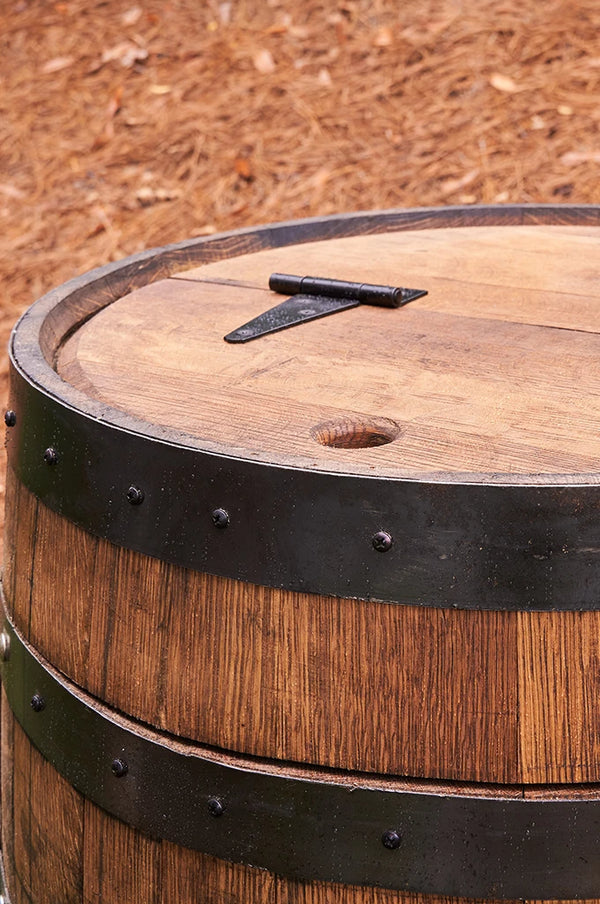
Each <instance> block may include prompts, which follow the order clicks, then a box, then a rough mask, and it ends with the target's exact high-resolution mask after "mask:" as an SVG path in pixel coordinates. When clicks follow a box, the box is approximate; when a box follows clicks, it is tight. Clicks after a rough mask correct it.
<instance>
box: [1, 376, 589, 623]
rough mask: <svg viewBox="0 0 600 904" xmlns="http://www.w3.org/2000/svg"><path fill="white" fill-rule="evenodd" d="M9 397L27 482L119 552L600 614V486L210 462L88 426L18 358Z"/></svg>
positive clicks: (306, 581)
mask: <svg viewBox="0 0 600 904" xmlns="http://www.w3.org/2000/svg"><path fill="white" fill-rule="evenodd" d="M55 376H56V375H55ZM12 386H13V389H12V399H11V413H12V412H15V413H16V415H15V422H14V424H13V426H11V427H10V429H9V430H8V443H7V445H8V456H9V462H10V464H11V466H12V467H13V468H14V470H15V472H16V474H17V477H18V479H19V480H20V481H21V482H22V483H23V484H24V486H26V487H27V488H28V489H29V490H30V491H31V492H33V493H34V494H35V495H36V496H37V497H38V498H39V499H40V500H41V501H42V502H43V503H44V504H45V505H46V506H48V507H49V508H51V509H53V510H54V511H56V512H58V513H59V514H61V515H62V516H64V517H65V518H67V519H69V520H71V521H73V522H74V523H75V524H78V525H79V526H80V527H82V528H83V529H85V530H87V531H89V532H91V533H93V534H95V535H96V536H99V537H103V538H105V539H107V540H110V541H111V542H112V543H115V544H117V545H119V546H123V547H126V548H129V549H133V550H136V551H138V552H140V553H143V554H146V555H149V556H154V557H157V558H160V559H162V560H163V561H166V562H170V563H172V564H175V565H179V566H183V567H189V568H193V569H195V570H198V571H205V572H209V573H211V574H215V575H220V576H223V577H227V578H234V579H237V580H241V581H246V582H251V583H254V584H259V585H264V586H270V587H281V588H285V589H288V590H299V591H303V592H310V593H319V594H327V595H331V596H338V597H341V598H344V597H355V598H359V599H365V600H382V601H385V602H390V603H400V604H403V605H420V606H438V607H448V608H450V607H453V608H461V609H470V608H474V609H505V610H569V609H570V610H583V609H600V594H598V587H599V586H600V554H599V552H598V543H597V538H598V519H597V514H596V513H597V512H598V511H599V510H600V484H596V485H590V486H578V485H575V484H571V485H566V486H561V485H558V484H557V485H543V486H542V485H539V486H538V485H532V486H530V485H509V486H505V485H494V484H487V485H485V484H482V485H479V484H472V483H460V482H456V483H443V482H442V483H436V482H434V481H431V482H419V481H406V480H394V479H389V478H382V477H376V476H375V477H366V476H356V475H355V476H351V475H345V474H339V473H325V472H320V471H311V470H303V469H300V468H287V467H282V466H277V465H271V464H266V463H261V462H255V461H249V460H244V459H236V458H234V457H229V456H225V455H218V454H213V453H211V452H207V451H206V450H203V449H201V448H196V447H194V445H193V440H192V439H191V438H188V437H181V436H179V438H178V441H176V440H175V438H174V436H173V433H172V431H171V432H169V431H168V430H165V429H164V428H159V427H154V426H151V425H149V424H147V423H144V422H142V421H138V420H136V419H135V418H132V417H130V416H125V415H123V414H122V413H119V412H117V411H115V410H113V409H107V410H105V411H103V412H102V411H100V410H99V411H98V412H96V414H95V416H91V415H90V413H88V412H83V411H80V410H78V409H75V408H73V407H70V406H69V404H67V403H66V402H65V401H63V400H61V399H57V398H56V397H55V396H53V395H52V394H51V393H50V392H48V391H47V390H46V389H44V387H43V386H41V385H39V384H38V383H36V382H34V381H33V380H32V379H31V378H30V377H29V376H28V375H27V374H26V373H25V372H24V371H22V370H21V369H20V368H19V366H18V364H17V362H16V360H14V359H13V374H12ZM90 404H91V403H90ZM109 418H110V419H109ZM11 422H12V421H11ZM188 439H189V444H188ZM583 498H585V501H586V504H585V505H582V499H583ZM223 527H226V528H227V529H226V530H221V529H219V528H223Z"/></svg>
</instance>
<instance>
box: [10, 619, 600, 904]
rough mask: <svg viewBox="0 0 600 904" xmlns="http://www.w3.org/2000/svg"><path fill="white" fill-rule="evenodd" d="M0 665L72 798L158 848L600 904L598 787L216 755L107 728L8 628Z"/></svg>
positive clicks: (449, 891) (117, 726)
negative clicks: (485, 788) (530, 786)
mask: <svg viewBox="0 0 600 904" xmlns="http://www.w3.org/2000/svg"><path fill="white" fill-rule="evenodd" d="M3 655H4V662H3V665H2V679H3V684H4V687H5V690H6V693H7V696H8V700H9V703H10V706H11V708H12V710H13V712H14V714H15V717H16V718H17V720H18V722H19V723H20V724H21V726H22V728H23V729H24V731H25V732H26V733H27V735H28V736H29V738H30V740H31V741H32V743H33V744H34V745H35V746H36V747H37V748H38V750H39V751H40V752H41V754H42V755H43V756H45V757H46V758H47V760H48V761H49V762H50V763H52V764H53V766H54V767H55V768H56V769H57V770H58V772H59V773H60V774H61V775H63V776H64V777H65V778H66V779H67V780H68V781H69V782H70V783H71V784H72V785H73V786H74V787H75V788H76V789H77V791H79V792H80V793H81V794H83V795H85V796H86V797H87V798H89V799H90V800H91V801H92V802H94V803H95V804H97V805H98V806H100V807H102V808H104V809H105V810H106V811H108V812H109V813H111V814H113V815H114V816H116V817H118V818H120V819H121V820H124V821H125V822H127V823H129V824H130V825H132V826H133V827H135V828H137V829H138V830H140V831H141V832H143V833H147V834H149V835H151V836H153V837H155V838H162V839H166V840H168V841H172V842H174V843H177V844H181V845H183V846H185V847H188V848H191V849H195V850H198V851H202V852H205V853H208V854H211V855H214V856H217V857H220V858H222V859H225V860H230V861H233V862H238V863H242V864H252V865H253V866H257V867H262V868H264V869H267V870H269V871H271V872H273V873H275V874H277V875H279V876H282V877H284V878H290V879H298V880H304V881H311V880H320V881H330V882H339V883H344V884H349V885H359V886H380V887H384V888H390V889H398V890H404V891H410V892H420V893H423V894H434V895H448V896H460V897H475V898H536V899H561V898H563V899H567V898H598V897H600V787H599V788H597V789H593V788H592V789H590V788H588V796H587V797H586V798H585V799H558V798H555V799H552V798H551V789H549V792H548V795H549V796H548V797H546V798H544V799H541V800H540V799H525V798H523V797H516V796H513V797H510V796H508V794H506V795H505V796H495V797H490V796H477V793H476V792H477V789H476V786H474V787H473V789H472V790H473V794H471V795H468V794H465V793H464V792H463V793H455V792H454V790H453V788H452V786H451V784H449V783H448V784H445V785H440V786H435V787H434V786H432V785H428V784H426V783H423V785H422V787H421V789H419V787H418V785H415V783H412V784H411V786H410V789H409V788H408V786H407V785H406V784H403V783H401V782H400V781H393V780H390V779H387V780H384V779H378V778H377V777H375V776H365V775H356V774H351V773H341V772H338V773H334V772H329V771H325V770H323V771H319V770H316V771H315V770H313V771H311V772H310V773H307V772H303V771H302V769H301V768H300V767H298V766H293V765H288V764H281V763H279V764H275V763H268V762H265V761H262V760H261V761H258V760H257V761H252V760H247V759H242V758H238V757H235V756H231V755H227V754H225V753H222V754H219V753H218V752H215V751H209V750H205V749H203V748H200V747H199V746H195V745H191V744H188V743H185V744H184V743H182V742H181V741H178V740H175V739H172V738H168V737H166V736H163V735H161V734H159V733H157V732H155V731H151V730H148V729H147V728H146V727H145V726H141V725H138V724H136V723H134V722H132V721H130V720H128V719H125V718H123V717H120V716H117V715H116V714H115V713H113V712H112V711H110V710H109V709H107V708H106V707H105V706H103V705H102V704H100V703H98V702H97V701H95V700H93V699H92V698H90V697H88V696H86V695H85V694H84V693H83V692H81V691H80V690H78V689H76V688H75V687H74V686H72V685H70V684H69V683H67V682H66V681H65V680H64V679H63V678H62V677H61V676H60V675H59V674H58V673H57V672H56V671H55V670H54V669H52V667H51V666H49V665H48V664H47V663H45V662H44V661H43V660H42V659H40V658H39V656H38V655H37V654H36V653H35V652H34V651H33V649H32V648H31V647H30V646H29V645H28V644H26V642H25V641H24V640H23V639H22V638H21V637H20V636H19V634H18V633H17V631H16V630H15V629H14V627H13V626H12V625H11V624H10V623H9V622H8V621H7V622H6V623H5V626H4V633H3ZM275 767H277V768H275ZM415 787H416V789H417V790H414V789H415ZM511 790H512V792H513V793H514V791H515V789H514V788H513V789H511ZM594 794H597V796H594Z"/></svg>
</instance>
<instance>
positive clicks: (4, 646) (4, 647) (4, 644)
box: [0, 631, 10, 662]
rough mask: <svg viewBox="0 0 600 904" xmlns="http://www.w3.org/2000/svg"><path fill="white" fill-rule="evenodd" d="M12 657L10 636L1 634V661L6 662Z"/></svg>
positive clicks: (4, 632) (4, 633) (3, 632)
mask: <svg viewBox="0 0 600 904" xmlns="http://www.w3.org/2000/svg"><path fill="white" fill-rule="evenodd" d="M9 657H10V634H7V633H6V631H2V633H1V634H0V659H2V661H3V662H6V661H7V659H8V658H9Z"/></svg>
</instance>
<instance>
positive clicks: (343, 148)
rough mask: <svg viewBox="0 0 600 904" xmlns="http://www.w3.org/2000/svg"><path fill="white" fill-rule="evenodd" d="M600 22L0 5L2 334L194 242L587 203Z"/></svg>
mask: <svg viewBox="0 0 600 904" xmlns="http://www.w3.org/2000/svg"><path fill="white" fill-rule="evenodd" d="M599 34H600V5H599V4H598V3H597V2H596V0H547V2H545V3H543V4H541V3H537V2H532V0H494V2H491V0H479V2H477V3H474V2H467V0H404V2H403V3H401V4H400V3H396V2H392V0H345V2H325V0H322V2H314V0H306V2H300V0H231V2H216V0H209V2H206V3H197V2H196V0H171V2H165V0H147V2H144V3H143V4H141V3H140V5H135V4H134V3H131V5H130V4H129V3H122V2H115V0H105V2H99V0H95V2H88V0H85V2H84V0H65V2H55V3H52V2H48V0H32V2H26V0H6V2H4V3H2V5H1V6H0V48H1V59H2V63H1V64H0V285H1V290H2V296H1V298H2V303H1V306H0V342H2V345H3V346H5V344H6V339H7V336H8V330H9V328H10V326H11V325H12V323H13V322H14V320H15V318H16V316H17V315H18V313H19V312H20V311H21V310H23V308H24V307H26V306H27V305H29V304H30V303H31V302H32V301H33V300H34V299H35V298H36V297H38V296H39V295H41V294H42V293H43V292H45V291H46V290H48V289H49V288H51V287H52V286H55V285H57V284H59V283H61V282H64V281H65V280H67V279H69V278H70V277H72V276H74V275H75V274H77V273H81V272H83V271H85V270H89V269H91V268H92V267H94V266H98V265H100V264H102V263H106V262H107V261H109V260H116V259H118V258H121V257H124V256H126V255H128V254H131V253H133V252H136V251H138V250H141V249H143V248H147V247H152V246H156V245H164V244H167V243H169V242H173V241H177V240H180V239H184V238H188V237H190V236H198V235H203V234H210V233H213V232H216V231H221V230H224V229H230V228H235V227H238V226H245V225H249V224H255V223H261V222H262V223H264V222H269V221H274V220H281V219H292V218H296V217H305V216H313V215H322V214H329V213H335V212H342V211H352V210H359V209H374V208H385V207H408V206H421V205H440V204H456V203H466V204H471V203H473V204H475V203H484V204H489V203H499V204H502V203H511V202H525V203H526V202H554V203H561V202H570V203H573V202H577V203H585V202H587V203H599V202H600V182H599V179H598V174H599V172H600V103H599V99H600V95H599V88H600V43H599V41H598V35H599ZM5 372H6V365H5V363H4V364H3V365H2V370H1V372H0V381H1V383H0V390H2V387H3V386H4V383H5Z"/></svg>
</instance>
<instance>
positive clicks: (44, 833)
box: [2, 706, 599, 904]
mask: <svg viewBox="0 0 600 904" xmlns="http://www.w3.org/2000/svg"><path fill="white" fill-rule="evenodd" d="M3 731H4V732H5V739H6V738H13V737H14V748H13V747H12V745H11V754H12V751H14V763H15V768H14V769H13V768H11V766H9V763H12V755H11V756H10V757H9V758H7V759H5V760H4V763H3V777H2V783H3V788H2V790H3V795H4V796H5V797H7V796H11V797H13V798H14V808H15V809H14V841H15V850H16V862H13V848H11V847H10V845H9V846H6V843H5V841H4V842H3V845H4V846H3V854H4V860H5V864H6V866H7V867H8V871H7V872H8V877H9V893H10V896H11V900H12V901H13V902H19V904H58V902H60V904H75V902H77V904H121V902H131V904H199V902H202V904H459V902H465V904H466V902H467V901H468V902H470V904H480V901H479V899H465V898H456V897H446V896H434V895H420V894H416V893H409V892H401V891H392V890H387V889H382V888H370V887H359V886H347V885H343V884H340V883H333V882H320V881H319V882H302V881H297V880H290V879H286V878H283V877H277V876H275V875H273V874H271V873H269V872H267V871H266V870H261V869H257V868H255V867H251V866H245V865H242V864H235V863H229V862H227V861H223V860H219V859H217V858H215V857H212V856H209V855H206V854H202V853H199V852H197V851H192V850H188V849H185V848H182V847H180V846H178V845H175V844H171V843H169V842H164V841H160V840H156V839H151V838H148V837H147V836H145V835H142V834H141V833H139V832H138V831H137V830H135V829H133V828H132V827H130V826H127V825H125V824H124V823H122V822H120V821H119V820H117V819H115V818H114V817H112V816H110V815H109V814H108V813H105V812H104V811H103V810H101V809H99V808H98V807H96V806H95V805H94V804H92V803H91V802H90V801H84V800H83V798H81V797H80V795H78V794H77V793H76V792H75V791H73V790H72V789H71V788H70V787H69V786H68V785H66V783H65V781H64V779H62V778H61V777H60V776H59V775H58V773H57V772H56V771H55V770H54V769H53V768H52V766H50V764H49V763H47V762H46V761H45V760H43V758H42V757H41V756H40V754H39V753H38V752H37V751H36V750H35V749H34V748H33V747H32V746H31V744H30V743H29V741H28V739H27V737H26V736H25V735H24V734H23V732H22V731H21V729H20V728H19V726H18V725H17V724H16V723H15V722H14V721H13V718H12V715H11V713H10V710H9V709H8V707H6V706H5V708H4V711H3ZM5 743H6V741H5ZM13 782H14V787H13ZM457 790H460V787H459V786H457ZM463 790H464V789H463ZM513 790H514V791H515V792H516V789H513ZM446 791H447V792H449V793H452V791H451V789H449V788H446ZM471 791H472V792H473V793H476V789H475V788H471ZM573 791H574V793H573ZM482 792H483V793H486V794H489V793H490V791H489V788H488V789H486V788H483V789H482ZM533 793H534V794H535V796H543V795H545V796H552V795H553V793H554V792H553V790H552V789H548V790H545V791H542V790H541V789H536V791H535V792H533ZM564 793H565V794H568V796H570V797H572V796H577V790H576V789H570V790H569V789H565V791H564ZM582 793H583V794H588V795H592V794H593V795H595V796H597V795H598V793H599V789H598V787H596V788H595V789H589V788H588V789H587V790H586V791H585V792H582ZM12 829H13V821H12V820H11V821H10V823H9V824H8V825H7V824H6V823H5V824H4V827H3V837H4V839H6V837H7V832H9V831H12ZM273 843H274V844H276V843H277V839H275V838H274V839H273ZM486 901H487V904H498V902H496V901H495V900H494V899H492V898H489V899H486ZM597 901H598V899H588V901H587V904H596V902H597ZM532 904H534V902H532ZM564 904H567V902H564Z"/></svg>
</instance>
